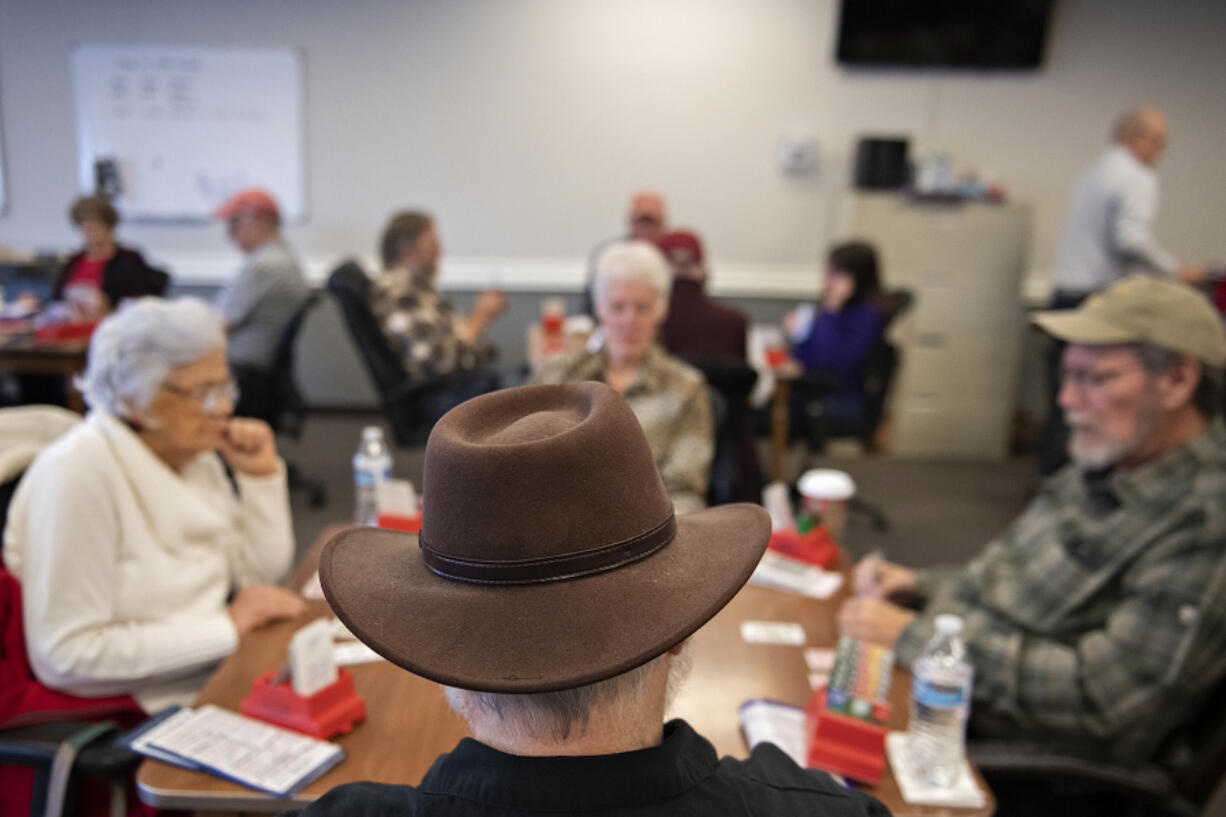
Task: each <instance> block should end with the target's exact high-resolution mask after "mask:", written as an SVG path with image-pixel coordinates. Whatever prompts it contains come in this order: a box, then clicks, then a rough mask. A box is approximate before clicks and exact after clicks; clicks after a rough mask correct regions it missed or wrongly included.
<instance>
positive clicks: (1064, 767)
mask: <svg viewBox="0 0 1226 817" xmlns="http://www.w3.org/2000/svg"><path fill="white" fill-rule="evenodd" d="M967 754H968V755H969V756H970V758H971V759H972V760H973V761H974V763H975V765H977V766H978V767H979V769H980V771H982V772H983V776H984V777H985V778H986V779H987V781H988V783H989V785H1003V786H1010V785H1011V786H1012V787H1016V788H1020V789H1021V790H1022V791H1023V792H1025V791H1028V790H1034V791H1046V792H1049V793H1050V792H1054V793H1055V796H1056V797H1057V798H1062V799H1066V800H1069V799H1071V798H1073V797H1080V798H1085V799H1087V800H1088V801H1090V802H1119V803H1124V804H1126V805H1127V808H1126V809H1122V810H1121V811H1122V813H1124V814H1137V815H1142V814H1144V815H1151V814H1152V815H1169V816H1170V817H1197V815H1200V814H1201V813H1202V811H1203V809H1204V808H1205V806H1206V804H1207V803H1208V801H1209V799H1210V798H1211V797H1212V796H1213V794H1214V792H1215V790H1216V789H1217V787H1218V785H1219V784H1220V783H1221V782H1222V781H1223V779H1226V678H1222V679H1220V680H1219V681H1218V683H1217V685H1216V686H1215V687H1214V688H1213V689H1212V690H1211V691H1210V693H1209V694H1208V695H1207V696H1206V697H1205V699H1204V701H1203V702H1202V704H1201V705H1200V707H1199V708H1198V709H1197V711H1196V713H1195V714H1194V715H1192V716H1191V717H1189V718H1188V719H1186V720H1185V721H1184V723H1182V724H1180V725H1179V726H1178V727H1176V728H1175V729H1174V730H1173V731H1172V732H1171V734H1170V735H1169V736H1168V737H1167V738H1166V740H1165V741H1164V742H1163V745H1162V748H1161V749H1160V750H1159V751H1158V752H1157V754H1156V756H1155V759H1154V760H1153V761H1151V762H1147V763H1141V764H1137V765H1122V764H1116V763H1110V762H1095V761H1090V760H1084V759H1082V758H1079V757H1073V756H1069V755H1063V754H1060V753H1059V752H1057V751H1053V750H1052V749H1051V748H1050V747H1044V746H1039V745H1037V744H1033V743H1029V742H1026V741H1003V740H974V739H972V740H968V741H967ZM1023 797H1024V795H1023ZM1070 809H1071V811H1070V813H1075V812H1076V806H1075V805H1071V806H1070ZM1050 817H1057V815H1056V814H1051V815H1050Z"/></svg>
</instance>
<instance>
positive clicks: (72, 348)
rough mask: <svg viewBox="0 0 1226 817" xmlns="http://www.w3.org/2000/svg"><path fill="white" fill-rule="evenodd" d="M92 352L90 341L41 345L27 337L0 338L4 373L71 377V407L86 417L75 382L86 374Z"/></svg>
mask: <svg viewBox="0 0 1226 817" xmlns="http://www.w3.org/2000/svg"><path fill="white" fill-rule="evenodd" d="M88 352H89V340H88V339H81V340H64V341H54V342H39V341H35V340H33V339H32V338H30V337H29V336H27V335H0V371H5V372H9V373H11V374H48V375H57V374H58V375H63V376H64V377H67V378H68V407H69V408H70V409H72V410H73V411H76V412H79V413H81V414H84V413H85V401H84V400H83V399H82V397H81V393H80V392H79V391H77V387H76V385H75V384H73V382H72V379H73V376H74V375H77V374H80V373H81V372H83V371H85V363H86V360H87V355H88Z"/></svg>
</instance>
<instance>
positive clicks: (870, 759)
mask: <svg viewBox="0 0 1226 817" xmlns="http://www.w3.org/2000/svg"><path fill="white" fill-rule="evenodd" d="M889 714H890V705H889V704H879V705H878V706H875V707H874V708H873V716H874V717H878V716H879V717H880V719H881V720H883V721H884V720H885V719H886V718H888V717H889ZM805 725H806V727H807V729H808V732H809V757H808V763H807V764H806V765H808V766H812V767H813V768H817V769H825V770H826V771H829V772H836V773H838V774H841V775H843V776H844V777H850V778H853V779H855V780H859V781H861V782H863V783H869V784H871V785H876V784H877V783H880V782H881V775H882V774H883V773H884V772H885V736H886V733H887V732H889V730H888V729H886V728H885V727H884V726H878V725H877V724H875V723H869V722H868V721H864V720H860V719H859V718H853V717H852V716H851V715H844V714H842V713H840V712H830V711H828V710H827V709H826V687H825V686H820V687H818V688H817V689H816V690H814V691H813V697H811V698H809V705H808V706H806V707H805Z"/></svg>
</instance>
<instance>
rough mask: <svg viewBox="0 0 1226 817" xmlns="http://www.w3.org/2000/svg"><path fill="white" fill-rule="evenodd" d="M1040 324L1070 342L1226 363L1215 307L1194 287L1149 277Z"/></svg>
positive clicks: (1044, 315)
mask: <svg viewBox="0 0 1226 817" xmlns="http://www.w3.org/2000/svg"><path fill="white" fill-rule="evenodd" d="M1034 322H1035V323H1036V324H1038V325H1039V326H1040V327H1041V328H1042V329H1043V330H1044V331H1046V332H1047V333H1049V334H1051V335H1054V336H1055V337H1057V338H1059V339H1060V340H1063V341H1068V342H1069V343H1083V344H1088V345H1091V346H1106V345H1110V344H1115V343H1152V344H1153V345H1155V346H1161V347H1162V348H1164V349H1170V350H1171V351H1173V352H1181V353H1183V354H1185V355H1191V356H1192V357H1194V358H1196V359H1197V360H1199V361H1201V362H1202V363H1204V364H1206V365H1208V366H1213V367H1217V368H1220V367H1221V366H1222V365H1223V364H1224V363H1226V330H1224V329H1223V326H1222V319H1221V318H1220V317H1219V316H1218V313H1217V312H1216V311H1215V310H1214V308H1213V307H1212V306H1211V305H1210V304H1209V302H1208V301H1207V300H1205V298H1204V297H1203V296H1202V295H1201V294H1200V293H1198V292H1196V291H1195V290H1193V289H1192V288H1191V287H1188V286H1185V285H1183V284H1178V283H1175V282H1174V281H1166V280H1163V279H1161V278H1151V277H1150V276H1147V275H1133V276H1130V277H1128V278H1125V279H1124V280H1122V281H1119V282H1117V283H1115V284H1112V285H1111V286H1110V287H1109V288H1108V289H1106V290H1104V291H1103V292H1100V293H1098V294H1096V295H1091V296H1090V297H1089V298H1087V299H1086V301H1085V303H1083V304H1082V305H1081V306H1079V307H1078V308H1077V309H1068V310H1057V311H1052V312H1040V313H1038V314H1037V315H1035V316H1034Z"/></svg>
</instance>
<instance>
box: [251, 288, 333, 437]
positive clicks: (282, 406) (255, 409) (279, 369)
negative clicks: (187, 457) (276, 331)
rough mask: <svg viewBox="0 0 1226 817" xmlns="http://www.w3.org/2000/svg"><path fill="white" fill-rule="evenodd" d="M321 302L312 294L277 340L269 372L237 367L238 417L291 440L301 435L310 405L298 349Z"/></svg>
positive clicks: (300, 306)
mask: <svg viewBox="0 0 1226 817" xmlns="http://www.w3.org/2000/svg"><path fill="white" fill-rule="evenodd" d="M318 303H319V296H318V295H317V294H316V293H314V292H312V293H311V294H310V295H309V296H307V298H306V299H305V300H304V301H303V302H302V303H301V304H300V305H299V306H298V308H297V309H296V310H294V314H293V315H292V316H291V317H290V319H289V322H288V323H286V324H285V327H284V328H283V329H282V330H281V336H280V338H278V339H277V348H276V349H275V350H274V352H273V359H272V365H271V366H269V367H268V368H267V369H264V368H258V367H246V366H241V365H235V366H234V367H233V371H234V376H235V378H236V379H237V380H238V384H239V403H238V406H237V408H236V410H235V413H236V414H239V415H241V416H245V417H257V418H259V419H261V420H263V421H265V422H266V423H268V424H269V425H270V426H272V429H273V431H276V432H278V433H281V434H288V435H289V436H291V437H298V436H299V435H300V434H301V431H302V420H303V417H304V416H305V415H306V402H305V401H304V400H303V399H302V393H301V392H299V391H298V384H297V381H296V380H295V379H294V348H295V346H296V344H297V341H298V334H299V332H301V330H302V326H303V324H304V323H305V322H306V317H307V314H308V313H310V311H311V310H312V309H314V308H315V306H316V304H318Z"/></svg>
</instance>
